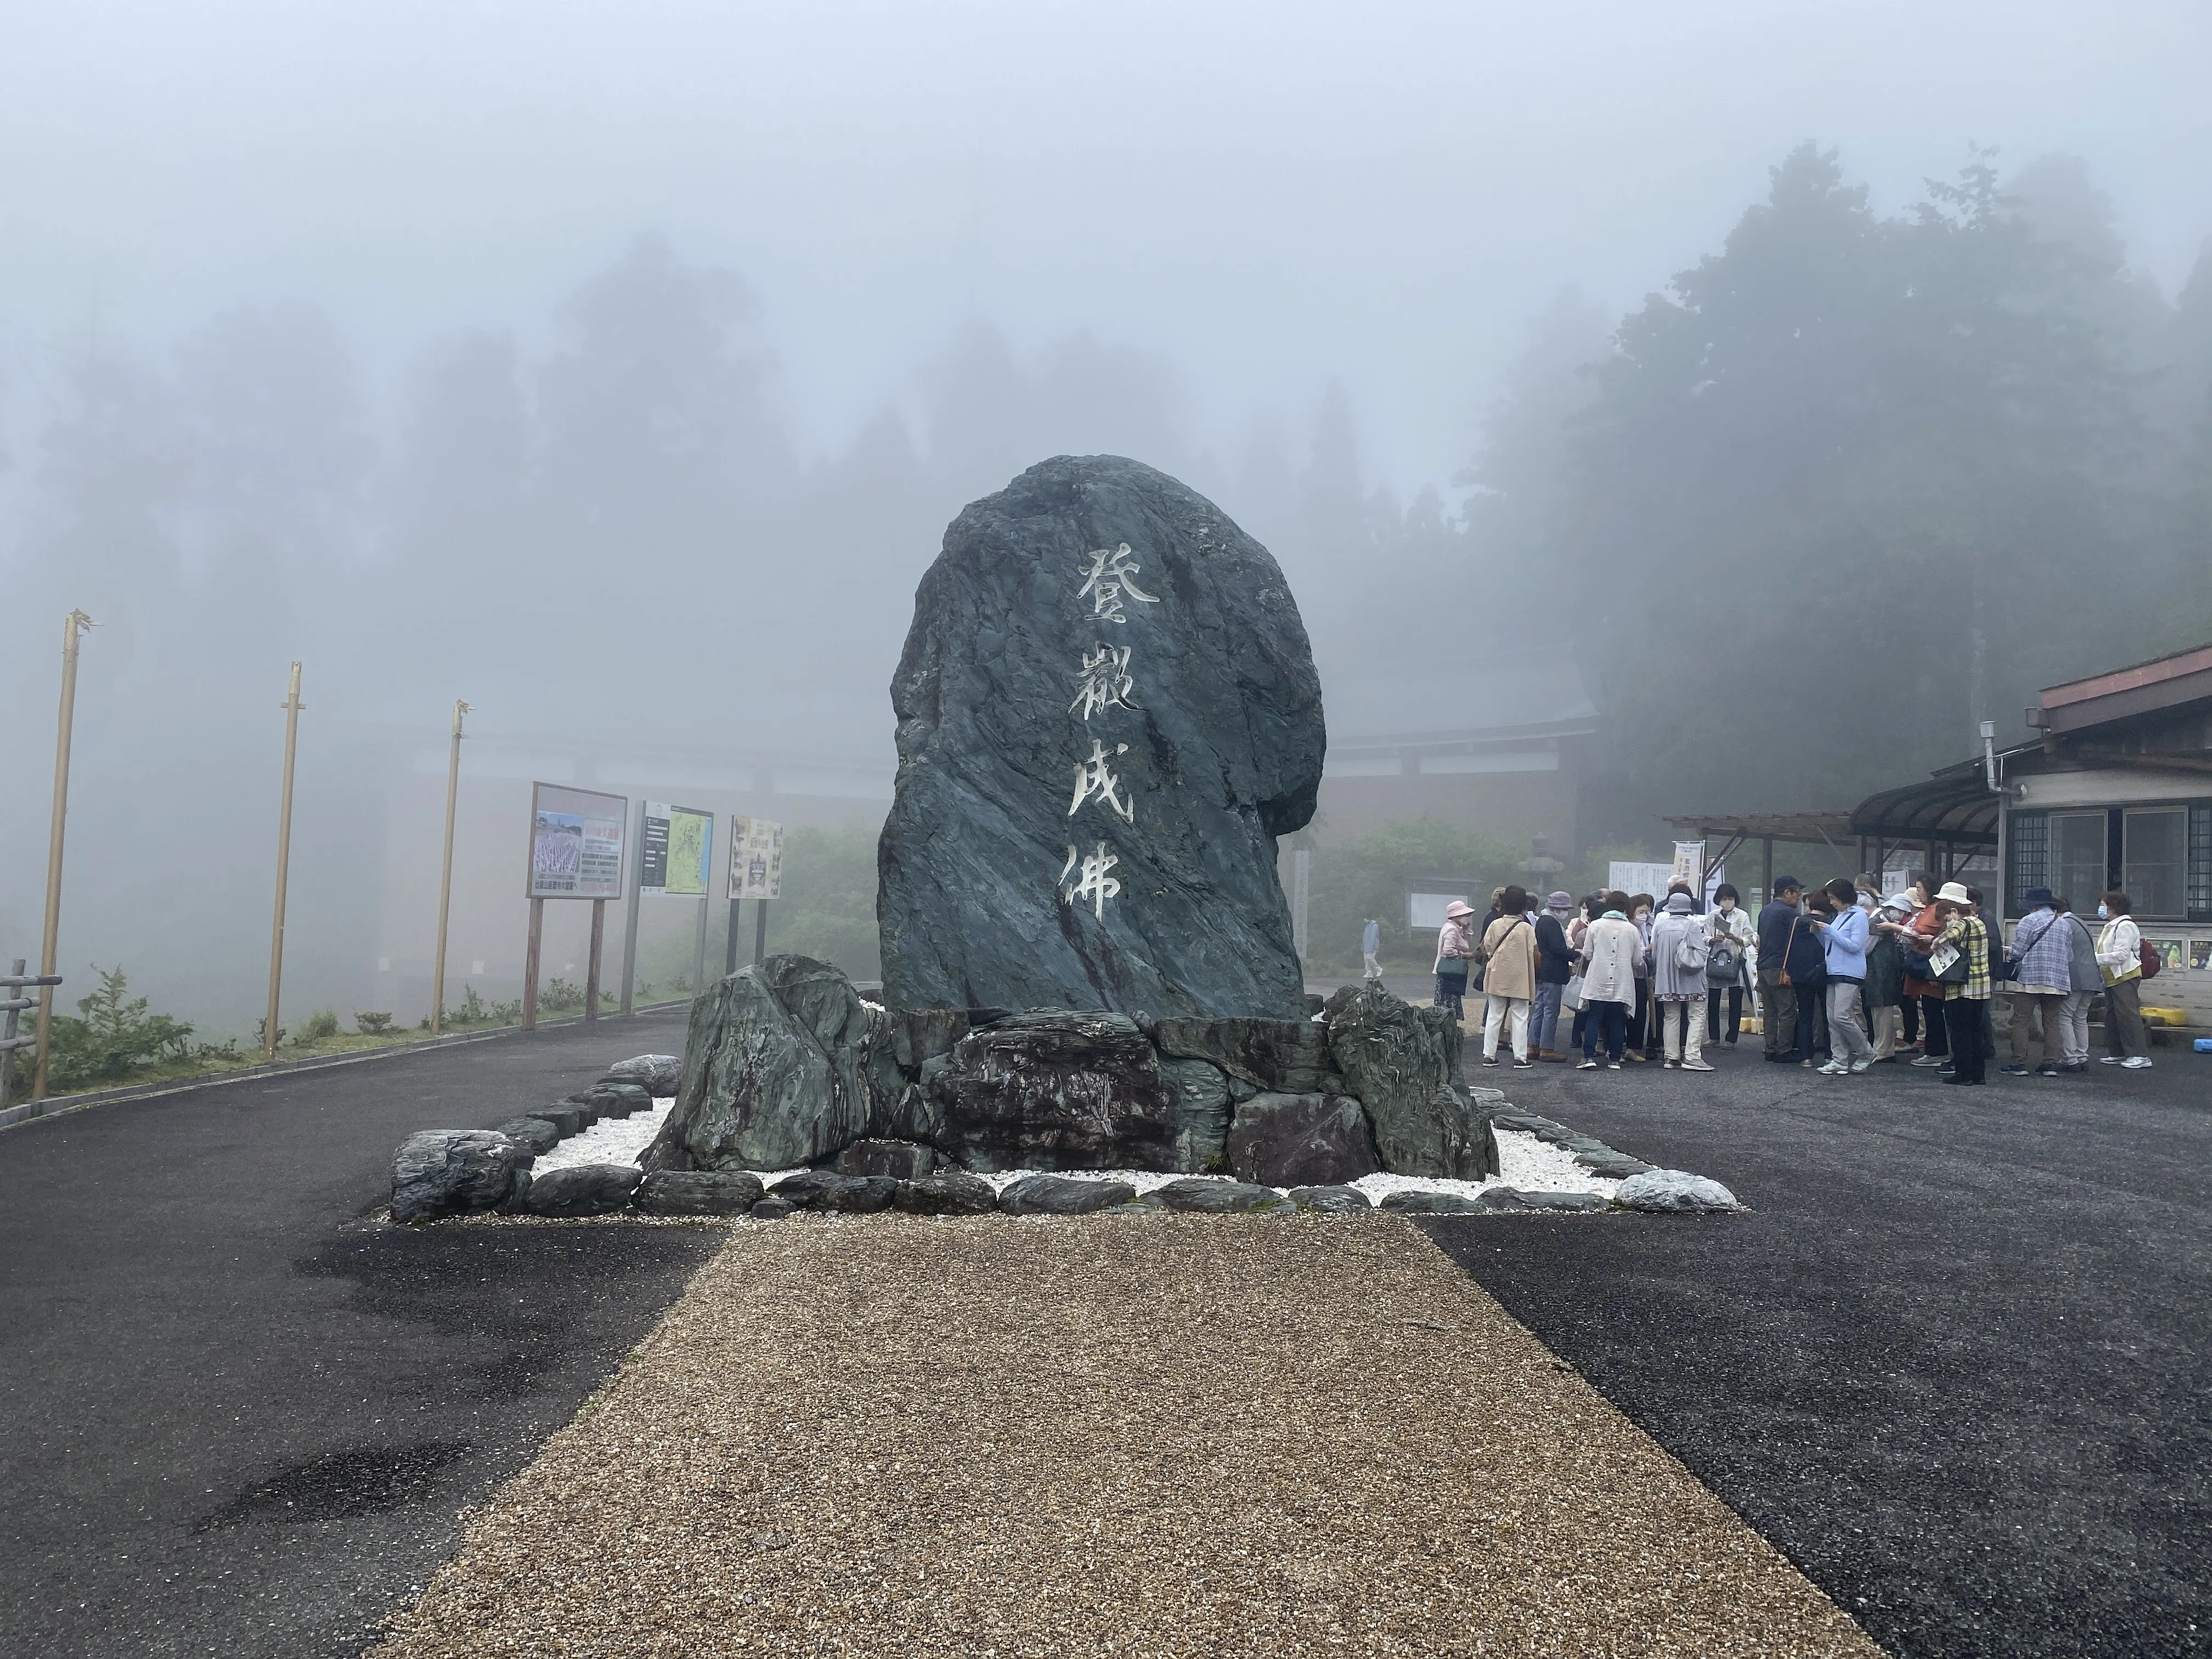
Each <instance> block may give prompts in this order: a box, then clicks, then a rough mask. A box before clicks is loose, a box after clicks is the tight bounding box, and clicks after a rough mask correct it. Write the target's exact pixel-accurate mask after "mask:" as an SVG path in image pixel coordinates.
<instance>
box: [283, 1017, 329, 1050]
mask: <svg viewBox="0 0 2212 1659" xmlns="http://www.w3.org/2000/svg"><path fill="white" fill-rule="evenodd" d="M337 1034H338V1011H337V1009H335V1008H318V1009H316V1010H315V1012H313V1013H312V1014H309V1015H308V1016H307V1024H305V1025H303V1026H301V1028H300V1035H299V1036H296V1037H295V1038H293V1039H292V1046H293V1047H294V1048H301V1047H304V1046H305V1045H307V1043H310V1042H321V1041H322V1040H323V1039H324V1038H325V1037H334V1036H337Z"/></svg>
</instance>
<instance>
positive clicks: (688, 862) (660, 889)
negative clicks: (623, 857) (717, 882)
mask: <svg viewBox="0 0 2212 1659" xmlns="http://www.w3.org/2000/svg"><path fill="white" fill-rule="evenodd" d="M637 857H638V891H639V892H641V893H650V894H653V895H654V896H665V895H667V894H671V893H673V894H678V895H680V896H688V897H693V898H704V897H706V896H707V883H708V874H709V872H711V871H712V870H713V868H714V814H713V813H712V812H702V811H699V810H698V809H697V808H696V807H691V806H671V805H668V804H667V803H666V802H665V801H657V800H649V801H647V802H646V804H645V831H644V836H643V837H642V839H641V841H640V842H639V843H638V849H637Z"/></svg>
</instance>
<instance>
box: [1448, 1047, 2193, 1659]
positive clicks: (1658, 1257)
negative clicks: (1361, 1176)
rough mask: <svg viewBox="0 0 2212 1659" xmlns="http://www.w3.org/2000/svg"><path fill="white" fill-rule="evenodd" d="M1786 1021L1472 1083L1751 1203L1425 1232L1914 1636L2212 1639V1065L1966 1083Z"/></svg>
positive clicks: (2181, 1059)
mask: <svg viewBox="0 0 2212 1659" xmlns="http://www.w3.org/2000/svg"><path fill="white" fill-rule="evenodd" d="M1758 1041H1759V1040H1758V1039H1757V1038H1756V1037H1746V1038H1744V1039H1743V1043H1742V1047H1741V1048H1740V1049H1739V1050H1737V1051H1736V1052H1734V1053H1727V1054H1723V1055H1722V1056H1720V1057H1719V1059H1718V1060H1717V1062H1716V1063H1717V1066H1718V1067H1719V1069H1718V1070H1717V1071H1716V1072H1715V1073H1712V1074H1711V1075H1702V1074H1697V1073H1682V1072H1662V1070H1661V1069H1660V1068H1659V1067H1658V1066H1656V1065H1649V1066H1640V1067H1638V1066H1631V1067H1629V1068H1627V1069H1625V1070H1623V1071H1621V1072H1617V1073H1616V1072H1606V1071H1600V1072H1595V1073H1591V1072H1577V1071H1575V1070H1573V1069H1571V1068H1570V1067H1567V1066H1552V1065H1546V1066H1539V1067H1538V1068H1537V1069H1536V1070H1535V1071H1534V1072H1527V1073H1516V1072H1513V1071H1510V1069H1501V1070H1498V1071H1491V1070H1487V1069H1483V1068H1480V1067H1475V1068H1474V1069H1472V1070H1471V1071H1470V1076H1472V1077H1474V1079H1476V1080H1478V1081H1480V1082H1485V1083H1490V1084H1494V1085H1497V1086H1498V1087H1501V1088H1503V1089H1504V1090H1505V1091H1507V1094H1508V1097H1509V1098H1510V1100H1511V1101H1512V1102H1513V1103H1514V1104H1516V1105H1517V1106H1521V1107H1524V1108H1528V1109H1534V1110H1536V1111H1540V1112H1543V1113H1545V1114H1547V1115H1550V1116H1553V1117H1556V1118H1559V1119H1560V1120H1562V1121H1565V1122H1567V1123H1569V1124H1571V1125H1573V1126H1574V1127H1576V1128H1577V1129H1581V1130H1583V1131H1585V1132H1587V1133H1592V1134H1595V1135H1597V1136H1600V1137H1601V1138H1602V1139H1606V1140H1608V1141H1610V1142H1612V1143H1613V1145H1614V1146H1618V1147H1620V1148H1621V1149H1622V1150H1623V1151H1626V1152H1632V1153H1634V1154H1636V1155H1637V1156H1638V1157H1640V1158H1644V1159H1647V1160H1649V1161H1650V1162H1652V1163H1656V1164H1663V1165H1671V1166H1674V1167H1676V1168H1680V1169H1686V1170H1695V1171H1697V1172H1699V1173H1700V1174H1704V1175H1710V1176H1715V1177H1717V1179H1719V1180H1721V1181H1722V1182H1725V1183H1727V1184H1728V1186H1729V1187H1730V1188H1732V1189H1734V1191H1735V1194H1737V1196H1738V1197H1739V1198H1740V1199H1741V1200H1743V1201H1744V1202H1746V1203H1747V1204H1748V1205H1750V1206H1752V1209H1751V1212H1750V1213H1748V1214H1746V1215H1741V1216H1736V1217H1731V1218H1672V1217H1668V1218H1661V1217H1625V1216H1597V1217H1589V1218H1580V1217H1561V1218H1537V1217H1530V1216H1500V1217H1495V1218H1470V1219H1468V1220H1459V1219H1455V1218H1437V1220H1435V1221H1432V1222H1431V1223H1428V1224H1425V1225H1427V1226H1428V1229H1429V1231H1430V1232H1431V1236H1432V1237H1435V1238H1436V1240H1437V1243H1439V1244H1440V1245H1442V1246H1443V1248H1444V1249H1445V1250H1447V1251H1448V1252H1449V1254H1450V1255H1452V1256H1453V1257H1454V1258H1455V1259H1456V1260H1457V1261H1460V1262H1461V1263H1462V1265H1464V1266H1465V1267H1467V1269H1468V1271H1469V1272H1470V1273H1472V1274H1473V1275H1474V1277H1475V1279H1477V1280H1479V1281H1480V1283H1481V1284H1482V1285H1484V1286H1485V1287H1486V1289H1488V1290H1489V1291H1491V1292H1492V1294H1493V1295H1495V1296H1496V1297H1498V1299H1499V1300H1500V1301H1501V1302H1503V1303H1504V1305H1505V1306H1506V1307H1507V1308H1508V1309H1509V1310H1510V1311H1511V1312H1512V1313H1513V1314H1514V1315H1515V1316H1516V1317H1518V1318H1519V1319H1520V1320H1522V1322H1524V1323H1525V1324H1527V1325H1528V1327H1529V1328H1531V1329H1532V1330H1534V1332H1535V1333H1536V1334H1537V1335H1538V1336H1540V1337H1541V1338H1542V1339H1543V1340H1544V1341H1545V1342H1546V1343H1547V1345H1548V1346H1550V1347H1551V1348H1552V1349H1553V1351H1554V1352H1557V1353H1559V1355H1560V1356H1562V1357H1563V1358H1565V1359H1566V1360H1568V1361H1569V1362H1570V1363H1571V1364H1574V1365H1575V1366H1577V1368H1578V1369H1579V1370H1581V1371H1582V1372H1583V1375H1585V1376H1587V1377H1588V1378H1589V1380H1590V1381H1591V1382H1592V1383H1595V1385H1596V1386H1597V1387H1598V1388H1599V1389H1601V1390H1602V1391H1603V1392H1604V1393H1605V1394H1606V1395H1607V1396H1608V1397H1609V1398H1611V1399H1612V1400H1613V1401H1614V1402H1615V1403H1616V1404H1618V1405H1619V1406H1620V1407H1622V1408H1623V1409H1624V1410H1625V1411H1626V1413H1628V1415H1629V1416H1630V1417H1632V1419H1634V1420H1635V1421H1636V1422H1637V1423H1638V1424H1639V1425H1642V1426H1643V1427H1644V1429H1645V1430H1646V1431H1648V1432H1650V1434H1651V1435H1652V1436H1654V1437H1656V1439H1657V1440H1658V1441H1659V1442H1660V1443H1661V1444H1662V1445H1664V1446H1665V1447H1666V1448H1667V1449H1668V1450H1669V1451H1671V1452H1673V1453H1674V1455H1676V1456H1678V1457H1680V1459H1681V1460H1682V1461H1683V1462H1685V1463H1686V1464H1687V1465H1688V1466H1689V1467H1690V1468H1692V1470H1694V1471H1695V1472H1696V1473H1697V1474H1699V1476H1700V1477H1701V1478H1702V1479H1703V1480H1705V1481H1706V1482H1707V1483H1708V1484H1709V1485H1710V1486H1712V1488H1713V1489H1714V1490H1715V1491H1716V1492H1718V1493H1719V1494H1720V1495H1721V1497H1722V1498H1724V1499H1725V1500H1726V1501H1727V1502H1728V1503H1729V1504H1731V1505H1733V1506H1734V1507H1735V1509H1736V1510H1738V1511H1739V1512H1740V1513H1741V1515H1743V1516H1744V1517H1745V1518H1746V1519H1747V1520H1748V1521H1749V1522H1751V1523H1752V1524H1753V1526H1754V1527H1756V1528H1758V1529H1759V1531H1760V1532H1761V1533H1763V1534H1765V1536H1766V1537H1767V1538H1768V1539H1769V1540H1771V1541H1772V1542H1773V1543H1774V1544H1776V1545H1777V1546H1778V1547H1780V1548H1781V1549H1782V1550H1783V1551H1784V1553H1786V1554H1787V1555H1789V1557H1790V1559H1792V1560H1793V1561H1795V1562H1796V1564H1797V1565H1798V1566H1799V1567H1800V1568H1802V1570H1803V1571H1805V1572H1806V1573H1807V1574H1808V1576H1809V1577H1811V1578H1812V1579H1813V1580H1814V1583H1818V1584H1820V1586H1821V1587H1822V1588H1823V1589H1826V1590H1827V1591H1828V1593H1829V1594H1830V1595H1832V1596H1833V1597H1834V1598H1835V1600H1836V1601H1838V1603H1840V1604H1841V1605H1842V1606H1843V1607H1844V1608H1846V1609H1847V1610H1848V1611H1850V1613H1853V1614H1854V1615H1855V1616H1856V1617H1857V1619H1858V1620H1860V1622H1861V1623H1862V1624H1863V1626H1865V1627H1866V1629H1867V1630H1868V1632H1869V1633H1870V1634H1872V1635H1873V1636H1874V1637H1875V1639H1876V1640H1877V1641H1879V1642H1881V1644H1883V1645H1884V1646H1886V1647H1887V1648H1889V1649H1890V1650H1892V1651H1893V1652H1895V1653H1897V1654H1899V1655H1903V1656H1911V1659H1934V1656H1938V1655H1942V1656H1963V1655H1991V1656H1996V1655H2004V1656H2023V1655H2049V1656H2053V1659H2057V1656H2081V1655H2113V1656H2129V1659H2150V1656H2161V1655H2180V1654H2203V1653H2207V1652H2212V1405H2208V1400H2212V1395H2208V1392H2207V1383H2208V1375H2209V1374H2208V1363H2212V1356H2209V1355H2208V1349H2212V1055H2201V1054H2193V1053H2191V1052H2189V1051H2187V1050H2184V1049H2177V1048H2171V1047H2167V1048H2160V1049H2159V1050H2157V1051H2156V1065H2155V1066H2154V1069H2153V1070H2151V1071H2149V1072H2143V1073H2124V1072H2121V1071H2119V1070H2118V1068H2116V1067H2111V1066H2098V1065H2093V1066H2091V1068H2090V1071H2089V1073H2087V1075H2085V1076H2081V1077H2069V1078H2057V1079H2045V1078H2008V1077H2002V1076H1996V1075H1994V1074H1993V1075H1992V1078H1991V1080H1990V1083H1989V1084H1988V1085H1985V1086H1984V1087H1980V1088H1952V1087H1947V1086H1944V1085H1941V1084H1939V1083H1937V1082H1936V1081H1935V1080H1934V1077H1933V1074H1932V1073H1929V1072H1927V1071H1916V1070H1912V1069H1910V1068H1907V1067H1905V1066H1896V1065H1891V1066H1877V1067H1876V1068H1875V1069H1874V1070H1873V1071H1872V1072H1869V1073H1866V1074H1864V1075H1863V1076H1862V1077H1858V1078H1850V1079H1826V1078H1821V1077H1818V1076H1816V1075H1814V1074H1813V1073H1808V1072H1805V1071H1803V1070H1802V1069H1800V1068H1798V1067H1796V1066H1789V1067H1783V1066H1771V1065H1768V1064H1766V1063H1765V1062H1764V1061H1763V1060H1760V1059H1759V1056H1758V1055H1757V1054H1756V1053H1755V1052H1752V1050H1753V1049H1754V1048H1755V1046H1756V1044H1757V1042H1758Z"/></svg>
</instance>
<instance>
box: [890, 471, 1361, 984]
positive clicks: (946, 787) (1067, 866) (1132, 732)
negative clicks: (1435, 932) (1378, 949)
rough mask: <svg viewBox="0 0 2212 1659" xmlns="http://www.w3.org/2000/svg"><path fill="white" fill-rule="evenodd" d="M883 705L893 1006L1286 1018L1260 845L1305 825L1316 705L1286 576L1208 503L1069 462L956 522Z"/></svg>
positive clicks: (1280, 910)
mask: <svg viewBox="0 0 2212 1659" xmlns="http://www.w3.org/2000/svg"><path fill="white" fill-rule="evenodd" d="M891 702H892V707H893V708H894V710H895V712H896V715H897V720H898V728H897V742H898V754H899V767H898V775H897V781H896V795H895V798H894V799H893V801H892V805H891V809H890V816H889V817H888V818H887V820H886V821H885V823H884V831H883V836H882V840H881V842H880V843H879V846H878V856H877V865H878V874H879V884H878V896H877V916H878V922H879V924H880V927H881V932H882V945H883V962H884V991H885V1000H887V1001H888V1002H889V1003H890V1006H893V1007H897V1008H959V1007H977V1006H1000V1007H1007V1008H1020V1009H1037V1008H1067V1009H1076V1010H1085V1011H1088V1010H1095V1009H1106V1010H1111V1011H1115V1012H1123V1013H1133V1012H1137V1011H1139V1010H1144V1011H1148V1012H1151V1013H1153V1014H1155V1015H1159V1016H1163V1017H1176V1016H1200V1017H1206V1018H1214V1017H1220V1016H1231V1015H1259V1016H1263V1017H1269V1018H1285V1019H1287V1018H1296V1017H1297V1015H1298V1014H1299V1013H1300V1012H1302V1011H1303V1010H1304V984H1303V974H1302V972H1301V969H1300V967H1299V963H1298V959H1297V951H1296V948H1295V946H1294V944H1293V941H1292V939H1291V919H1290V909H1289V906H1288V904H1287V902H1285V897H1284V894H1283V889H1282V884H1281V883H1280V881H1279V879H1278V878H1277V874H1276V864H1275V860H1276V845H1275V838H1276V837H1277V836H1284V835H1287V834H1289V833H1290V832H1291V831H1292V830H1294V829H1298V828H1300V827H1302V826H1303V825H1304V824H1305V823H1307V821H1308V820H1309V819H1310V818H1311V817H1312V816H1313V811H1314V802H1315V797H1316V791H1317V789H1318V787H1319V786H1320V782H1321V771H1322V749H1323V732H1322V707H1321V684H1320V682H1319V680H1318V679H1317V678H1316V675H1315V672H1314V666H1313V657H1312V652H1311V650H1310V647H1309V645H1308V643H1307V640H1306V633H1305V628H1304V623H1302V622H1301V621H1300V620H1299V617H1298V611H1297V602H1296V601H1295V600H1294V599H1292V598H1291V592H1290V588H1289V586H1288V584H1287V583H1286V582H1285V580H1284V579H1283V574H1282V571H1281V570H1280V568H1279V567H1278V566H1277V565H1276V563H1275V561H1274V559H1273V557H1272V556H1270V555H1269V554H1268V552H1267V550H1266V549H1265V548H1263V547H1261V545H1260V544H1258V543H1257V542H1255V541H1254V540H1253V539H1252V538H1250V537H1249V536H1247V535H1246V534H1245V533H1244V532H1243V531H1241V530H1239V529H1238V528H1237V526H1236V525H1235V524H1233V523H1232V522H1231V520H1230V519H1229V517H1228V515H1227V514H1225V513H1223V512H1222V511H1221V510H1220V509H1219V508H1218V507H1215V506H1214V505H1213V504H1212V502H1210V501H1206V500H1205V499H1204V498H1203V497H1201V496H1200V495H1196V494H1194V493H1193V492H1192V491H1191V490H1189V489H1187V488H1185V487H1184V486H1183V485H1182V484H1181V483H1177V482H1176V480H1175V479H1173V478H1170V477H1167V476H1166V475H1165V474H1164V473H1161V472H1158V471H1154V470H1153V469H1152V468H1151V467H1148V466H1145V465H1141V464H1139V463H1138V462H1135V461H1132V460H1127V459H1121V458H1120V457H1117V456H1099V455H1093V456H1083V457H1073V456H1060V457H1058V458H1056V459H1052V460H1049V461H1046V462H1044V463H1042V465H1037V466H1035V467H1032V468H1030V470H1029V471H1027V472H1024V474H1022V475H1021V477H1018V478H1016V479H1015V480H1014V481H1013V482H1012V483H1011V484H1009V485H1008V486H1007V487H1006V489H1004V490H1001V491H1000V492H999V493H998V494H997V495H991V496H988V497H986V498H985V499H983V500H981V501H975V502H974V503H972V504H971V505H970V506H969V507H967V508H966V509H965V510H964V511H963V512H962V513H961V514H960V515H959V517H958V518H957V519H956V520H954V521H953V522H952V524H951V526H950V527H949V528H948V529H947V531H946V532H945V543H944V548H943V551H942V552H941V553H940V554H939V557H938V559H937V561H936V562H935V563H934V564H933V565H932V566H931V567H930V568H929V569H928V571H927V573H926V574H924V575H923V577H922V579H921V585H920V586H919V588H918V590H917V591H916V593H915V614H914V623H913V626H912V628H911V629H910V630H909V631H908V635H907V641H906V647H905V650H904V653H903V654H902V657H901V659H900V661H899V665H898V669H897V671H896V675H895V676H894V678H893V679H892V682H891ZM984 919H987V925H986V923H985V921H984Z"/></svg>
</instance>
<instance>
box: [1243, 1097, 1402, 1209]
mask: <svg viewBox="0 0 2212 1659" xmlns="http://www.w3.org/2000/svg"><path fill="white" fill-rule="evenodd" d="M1228 1154H1229V1167H1230V1168H1231V1170H1234V1171H1235V1172H1236V1174H1237V1179H1238V1180H1240V1181H1256V1182H1259V1183H1260V1184H1261V1185H1262V1186H1265V1187H1334V1186H1341V1185H1343V1184H1344V1183H1345V1182H1352V1181H1357V1180H1358V1179H1359V1177H1360V1176H1365V1175H1373V1174H1374V1173H1375V1172H1376V1170H1380V1169H1381V1168H1382V1167H1383V1163H1382V1160H1381V1159H1380V1158H1377V1157H1376V1152H1375V1137H1374V1135H1373V1133H1371V1132H1370V1130H1369V1128H1368V1126H1367V1115H1366V1114H1365V1113H1364V1112H1363V1111H1361V1110H1360V1109H1359V1103H1358V1101H1356V1100H1353V1099H1352V1098H1350V1097H1347V1096H1344V1095H1279V1094H1263V1095H1255V1096H1253V1097H1252V1098H1251V1099H1249V1100H1247V1101H1244V1102H1243V1103H1241V1104H1239V1105H1238V1106H1237V1120H1236V1121H1235V1122H1234V1123H1232V1124H1231V1126H1230V1129H1229V1141H1228Z"/></svg>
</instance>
